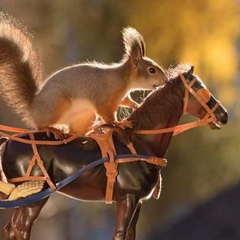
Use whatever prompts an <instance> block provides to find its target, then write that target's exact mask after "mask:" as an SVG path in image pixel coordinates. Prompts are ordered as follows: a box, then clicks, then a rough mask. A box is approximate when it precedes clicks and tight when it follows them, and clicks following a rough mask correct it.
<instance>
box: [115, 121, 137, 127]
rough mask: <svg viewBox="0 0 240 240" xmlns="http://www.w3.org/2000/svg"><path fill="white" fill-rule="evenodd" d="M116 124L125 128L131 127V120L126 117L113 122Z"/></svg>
mask: <svg viewBox="0 0 240 240" xmlns="http://www.w3.org/2000/svg"><path fill="white" fill-rule="evenodd" d="M115 124H116V126H118V127H120V128H122V129H126V128H133V123H132V121H129V120H127V119H123V120H121V121H120V122H115Z"/></svg>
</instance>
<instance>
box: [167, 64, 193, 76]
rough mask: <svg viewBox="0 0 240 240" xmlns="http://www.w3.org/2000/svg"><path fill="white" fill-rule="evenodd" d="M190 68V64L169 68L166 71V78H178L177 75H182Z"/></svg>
mask: <svg viewBox="0 0 240 240" xmlns="http://www.w3.org/2000/svg"><path fill="white" fill-rule="evenodd" d="M191 67H192V65H191V64H190V63H180V64H178V65H177V66H175V67H169V68H168V69H167V71H166V72H167V76H168V78H169V79H171V78H175V77H177V76H179V74H183V73H185V72H187V71H189V70H190V68H191Z"/></svg>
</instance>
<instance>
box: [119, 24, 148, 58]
mask: <svg viewBox="0 0 240 240" xmlns="http://www.w3.org/2000/svg"><path fill="white" fill-rule="evenodd" d="M122 34H123V42H124V46H125V53H126V54H127V55H128V56H130V57H131V58H132V59H134V60H140V59H141V58H142V57H144V56H145V53H146V47H145V42H144V40H143V37H142V36H141V34H140V33H139V32H138V31H137V30H136V29H134V28H132V27H127V28H124V29H123V31H122Z"/></svg>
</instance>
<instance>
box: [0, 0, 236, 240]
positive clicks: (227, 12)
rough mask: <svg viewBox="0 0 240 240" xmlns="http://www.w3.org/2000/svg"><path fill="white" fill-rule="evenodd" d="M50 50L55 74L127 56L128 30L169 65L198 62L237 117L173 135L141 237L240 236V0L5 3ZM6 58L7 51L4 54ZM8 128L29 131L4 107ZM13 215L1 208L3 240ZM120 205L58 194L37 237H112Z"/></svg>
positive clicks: (230, 239) (48, 63)
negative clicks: (125, 36)
mask: <svg viewBox="0 0 240 240" xmlns="http://www.w3.org/2000/svg"><path fill="white" fill-rule="evenodd" d="M0 11H3V12H5V13H9V14H10V15H13V16H14V17H15V18H17V19H20V20H21V21H23V22H24V23H25V25H27V26H28V27H29V29H30V30H31V32H32V33H33V35H34V36H35V41H36V45H37V46H38V47H39V48H40V49H41V50H42V56H43V65H44V67H45V72H44V74H45V76H46V77H47V76H48V75H50V74H51V73H52V72H54V71H56V70H58V69H60V68H62V67H64V66H66V65H70V64H73V63H79V62H84V61H86V60H89V61H92V60H96V61H99V62H105V63H111V62H118V61H120V60H121V58H122V55H123V51H124V48H123V43H122V36H121V30H122V28H123V27H126V26H132V27H135V28H136V29H137V30H138V31H139V32H140V33H141V34H142V35H143V37H144V39H145V42H146V47H147V56H149V57H151V58H153V59H154V60H155V61H156V62H158V63H159V65H161V66H163V67H164V68H168V67H170V66H174V65H175V64H177V63H180V62H190V63H192V64H193V65H194V66H195V73H196V74H198V75H199V76H200V77H201V78H202V79H203V81H204V82H205V83H206V85H207V86H208V88H209V89H210V90H211V91H212V93H214V95H215V97H216V98H218V99H219V100H220V101H221V103H222V104H223V105H224V106H225V107H226V108H227V110H228V112H229V122H228V125H227V126H224V127H222V130H219V131H212V130H210V129H209V128H208V127H207V126H205V127H201V128H198V129H194V130H190V131H189V132H186V133H184V134H182V135H179V136H177V137H175V138H173V140H172V143H171V145H170V148H169V151H168V154H167V159H168V165H167V167H166V168H164V169H163V171H162V177H163V189H162V193H161V197H160V199H159V200H154V199H152V200H149V201H147V202H145V203H144V204H143V207H142V213H141V215H140V219H139V222H138V235H137V239H138V240H155V239H164V240H170V239H174V240H178V239H179V240H187V239H189V240H198V239H201V240H202V239H205V240H208V239H209V240H220V239H224V240H235V239H236V240H237V239H240V230H239V229H240V157H239V156H240V128H239V120H240V111H239V103H240V101H239V100H240V99H239V88H240V65H239V57H240V1H239V0H201V1H191V0H151V1H149V0H132V1H127V0H122V1H116V0H70V1H66V0H51V1H49V0H41V1H37V0H21V1H18V0H1V1H0ZM0 54H1V53H0ZM0 112H1V114H0V123H1V124H6V125H10V126H24V125H23V124H22V123H21V121H20V119H19V118H18V117H17V116H16V115H14V113H13V112H11V109H9V108H8V107H7V106H6V105H5V104H4V102H2V101H0ZM11 212H12V210H10V209H7V210H0V239H4V232H3V226H4V225H5V224H6V223H7V221H8V219H9V217H10V215H11ZM114 224H115V206H114V205H111V206H109V205H105V204H97V203H83V202H77V201H74V200H71V199H68V198H66V197H63V196H59V195H58V194H54V195H53V196H52V198H51V199H50V200H49V202H48V203H47V205H46V207H45V208H44V209H43V211H42V213H41V215H40V217H39V219H38V221H37V222H36V224H35V225H34V228H33V233H32V239H34V240H42V239H50V240H66V239H69V240H77V239H83V240H85V239H87V240H106V239H111V236H112V234H113V231H114Z"/></svg>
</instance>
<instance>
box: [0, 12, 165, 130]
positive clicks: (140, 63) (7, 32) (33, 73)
mask: <svg viewBox="0 0 240 240" xmlns="http://www.w3.org/2000/svg"><path fill="white" fill-rule="evenodd" d="M122 34H123V42H124V46H125V53H124V55H123V57H122V60H121V61H120V62H119V63H112V64H100V63H97V62H92V63H91V62H88V63H81V64H76V65H72V66H68V67H65V68H63V69H60V70H59V71H57V72H55V73H53V74H52V75H51V76H49V77H48V78H47V79H46V80H44V79H43V78H42V70H41V59H40V54H39V51H37V50H36V48H35V47H34V44H33V41H32V36H31V35H30V34H29V33H28V31H27V30H26V28H25V27H24V26H23V25H20V24H19V23H18V21H16V20H14V19H13V18H12V17H8V16H6V15H4V14H1V15H0V93H1V95H2V96H3V98H4V99H5V101H6V102H7V103H8V104H9V105H10V106H12V107H13V109H14V110H15V111H16V112H17V113H18V114H20V116H21V117H22V119H23V120H24V121H25V122H26V123H27V124H28V125H29V126H31V127H35V128H37V129H38V130H43V129H51V126H56V125H57V124H66V125H67V126H68V127H69V133H71V134H74V133H82V134H85V133H86V132H87V131H88V130H89V127H91V125H92V123H93V122H94V120H95V118H96V116H100V117H101V118H102V120H103V122H106V123H113V122H114V121H115V115H114V114H115V112H116V110H117V108H118V106H119V105H127V106H130V107H136V106H137V103H136V102H134V101H133V100H132V99H131V98H130V96H129V93H130V91H131V90H135V89H152V88H153V87H154V86H157V85H162V84H164V83H165V82H166V80H167V76H166V74H165V72H164V70H163V69H162V68H161V67H160V66H159V65H158V64H157V63H155V62H154V61H153V60H152V59H150V58H148V57H146V55H145V53H146V47H145V42H144V40H143V37H142V36H141V35H140V34H139V33H138V31H137V30H135V29H134V28H131V27H127V28H124V29H123V31H122ZM53 132H54V131H53Z"/></svg>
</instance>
